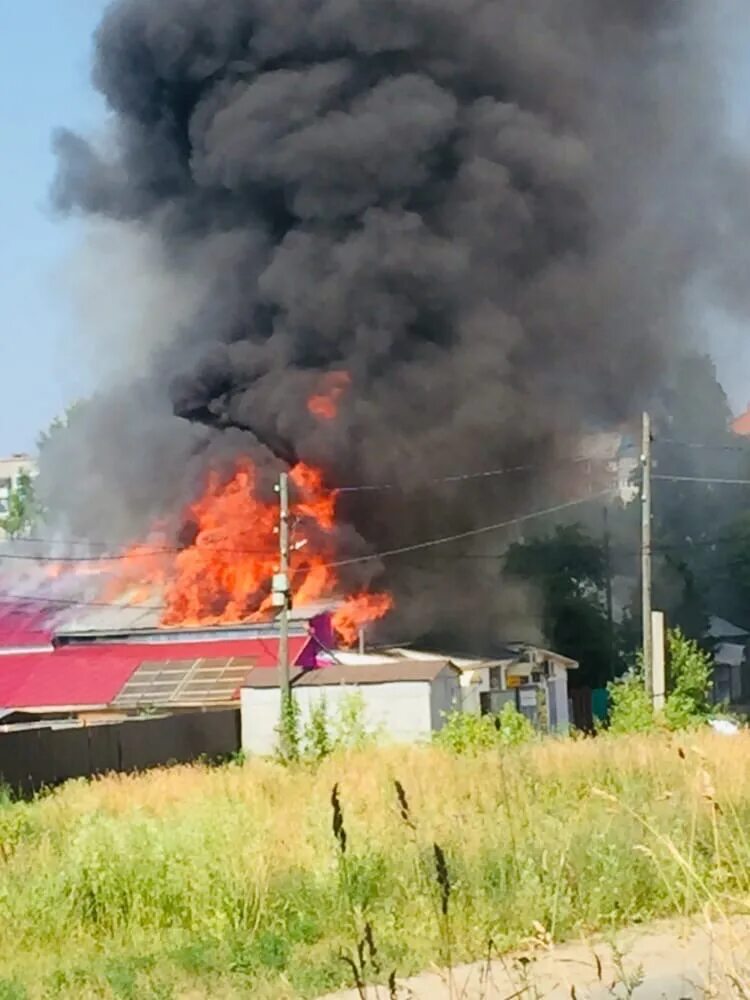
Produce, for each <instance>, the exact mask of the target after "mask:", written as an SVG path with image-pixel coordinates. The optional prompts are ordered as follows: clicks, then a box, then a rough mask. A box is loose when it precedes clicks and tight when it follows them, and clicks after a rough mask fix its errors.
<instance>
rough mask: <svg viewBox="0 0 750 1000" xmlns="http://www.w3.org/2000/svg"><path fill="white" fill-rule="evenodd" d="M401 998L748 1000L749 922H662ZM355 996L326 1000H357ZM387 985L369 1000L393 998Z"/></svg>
mask: <svg viewBox="0 0 750 1000" xmlns="http://www.w3.org/2000/svg"><path fill="white" fill-rule="evenodd" d="M397 996H398V997H399V998H403V1000H510V998H517V1000H532V998H533V1000H542V998H544V1000H571V998H572V1000H584V998H587V1000H604V998H608V997H609V998H611V997H617V998H627V1000H629V998H632V1000H662V998H664V1000H688V998H689V1000H693V998H703V997H706V998H707V997H711V998H714V997H721V998H724V997H741V998H745V997H750V918H741V919H736V920H731V921H723V922H721V923H715V924H713V925H710V924H708V923H705V924H703V925H699V923H698V922H697V921H691V923H690V924H687V923H685V924H682V925H679V924H676V923H662V924H655V925H652V926H650V927H649V928H648V929H645V928H637V929H631V930H629V931H626V932H623V933H622V934H619V935H618V936H617V938H616V940H615V942H614V947H613V944H612V943H606V942H604V941H602V940H601V939H599V940H594V941H591V942H579V943H574V944H567V945H561V946H560V947H557V948H552V949H545V948H541V949H540V950H537V951H535V952H533V953H527V954H521V955H515V956H508V957H507V958H506V959H504V960H498V961H494V962H492V963H491V964H489V965H488V963H484V964H477V965H471V966H464V967H459V968H457V969H455V970H454V971H453V974H452V976H451V977H450V978H449V977H447V976H446V975H445V974H442V973H438V972H433V973H423V974H422V975H419V976H416V977H414V978H413V979H408V980H404V981H400V982H399V983H398V989H397ZM359 997H360V994H359V993H358V992H357V990H348V991H345V992H343V993H335V994H330V995H329V996H328V997H325V998H321V1000H359ZM388 997H389V991H388V988H387V987H383V986H381V987H380V988H379V990H378V989H375V988H371V989H370V990H368V992H367V1000H375V998H380V1000H388Z"/></svg>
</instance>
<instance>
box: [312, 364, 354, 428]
mask: <svg viewBox="0 0 750 1000" xmlns="http://www.w3.org/2000/svg"><path fill="white" fill-rule="evenodd" d="M351 382H352V379H351V375H350V374H349V372H344V371H339V372H329V373H328V374H327V375H324V376H323V378H322V379H321V383H320V390H319V392H318V393H316V394H315V395H314V396H311V397H310V398H309V399H308V401H307V408H308V410H309V411H310V413H312V415H313V416H314V417H317V418H318V420H334V419H335V418H336V416H337V414H338V412H339V402H340V400H341V397H342V396H343V395H344V393H345V392H346V390H347V389H348V388H349V386H350V385H351Z"/></svg>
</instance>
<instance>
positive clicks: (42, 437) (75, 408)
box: [36, 399, 86, 455]
mask: <svg viewBox="0 0 750 1000" xmlns="http://www.w3.org/2000/svg"><path fill="white" fill-rule="evenodd" d="M85 406H86V401H85V400H82V399H78V400H76V401H75V402H74V403H71V404H70V406H68V407H66V408H65V412H64V413H63V415H62V416H61V417H55V419H54V420H53V421H52V423H51V424H50V425H49V427H48V428H47V429H46V430H44V431H42V432H41V433H40V434H39V437H38V438H37V442H36V446H37V451H38V452H39V454H40V455H43V453H44V451H45V449H47V448H48V447H49V445H50V443H51V442H53V441H54V440H55V438H56V437H57V436H58V435H59V434H60V433H61V432H62V431H65V430H67V429H68V427H70V425H71V423H72V422H74V421H75V419H76V418H77V417H78V416H79V415H80V414H81V413H82V412H83V410H84V408H85Z"/></svg>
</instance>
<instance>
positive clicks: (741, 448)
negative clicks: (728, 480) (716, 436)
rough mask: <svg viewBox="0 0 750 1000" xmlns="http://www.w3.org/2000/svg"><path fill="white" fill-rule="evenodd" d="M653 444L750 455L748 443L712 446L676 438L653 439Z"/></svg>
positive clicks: (702, 442)
mask: <svg viewBox="0 0 750 1000" xmlns="http://www.w3.org/2000/svg"><path fill="white" fill-rule="evenodd" d="M654 444H669V445H673V446H674V447H677V448H690V449H695V450H696V451H736V452H740V453H742V454H745V455H750V442H748V443H747V444H745V445H741V444H712V443H709V442H706V441H678V440H677V439H676V438H663V437H655V438H654Z"/></svg>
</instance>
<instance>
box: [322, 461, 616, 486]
mask: <svg viewBox="0 0 750 1000" xmlns="http://www.w3.org/2000/svg"><path fill="white" fill-rule="evenodd" d="M601 461H605V462H606V461H612V459H608V458H605V459H602V458H598V457H595V456H594V457H592V456H588V457H587V456H585V455H578V456H575V457H571V458H563V459H559V460H558V461H555V462H543V463H537V464H533V465H511V466H507V467H506V468H503V469H487V470H485V471H483V472H461V473H455V474H454V475H450V476H437V477H435V478H432V479H425V480H422V481H419V482H416V483H415V484H414V486H415V487H416V488H420V487H422V486H437V485H441V484H444V483H465V482H470V481H472V480H478V479H493V478H495V477H497V476H507V475H509V474H511V473H514V472H534V471H535V470H538V469H550V468H554V467H559V466H562V465H581V464H584V463H587V462H601ZM410 488H411V487H410ZM403 489H406V487H405V486H404V485H403V484H401V483H373V484H370V485H368V484H363V485H361V486H339V487H336V488H335V492H336V493H370V492H372V493H374V492H377V491H380V490H383V491H386V490H403Z"/></svg>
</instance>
